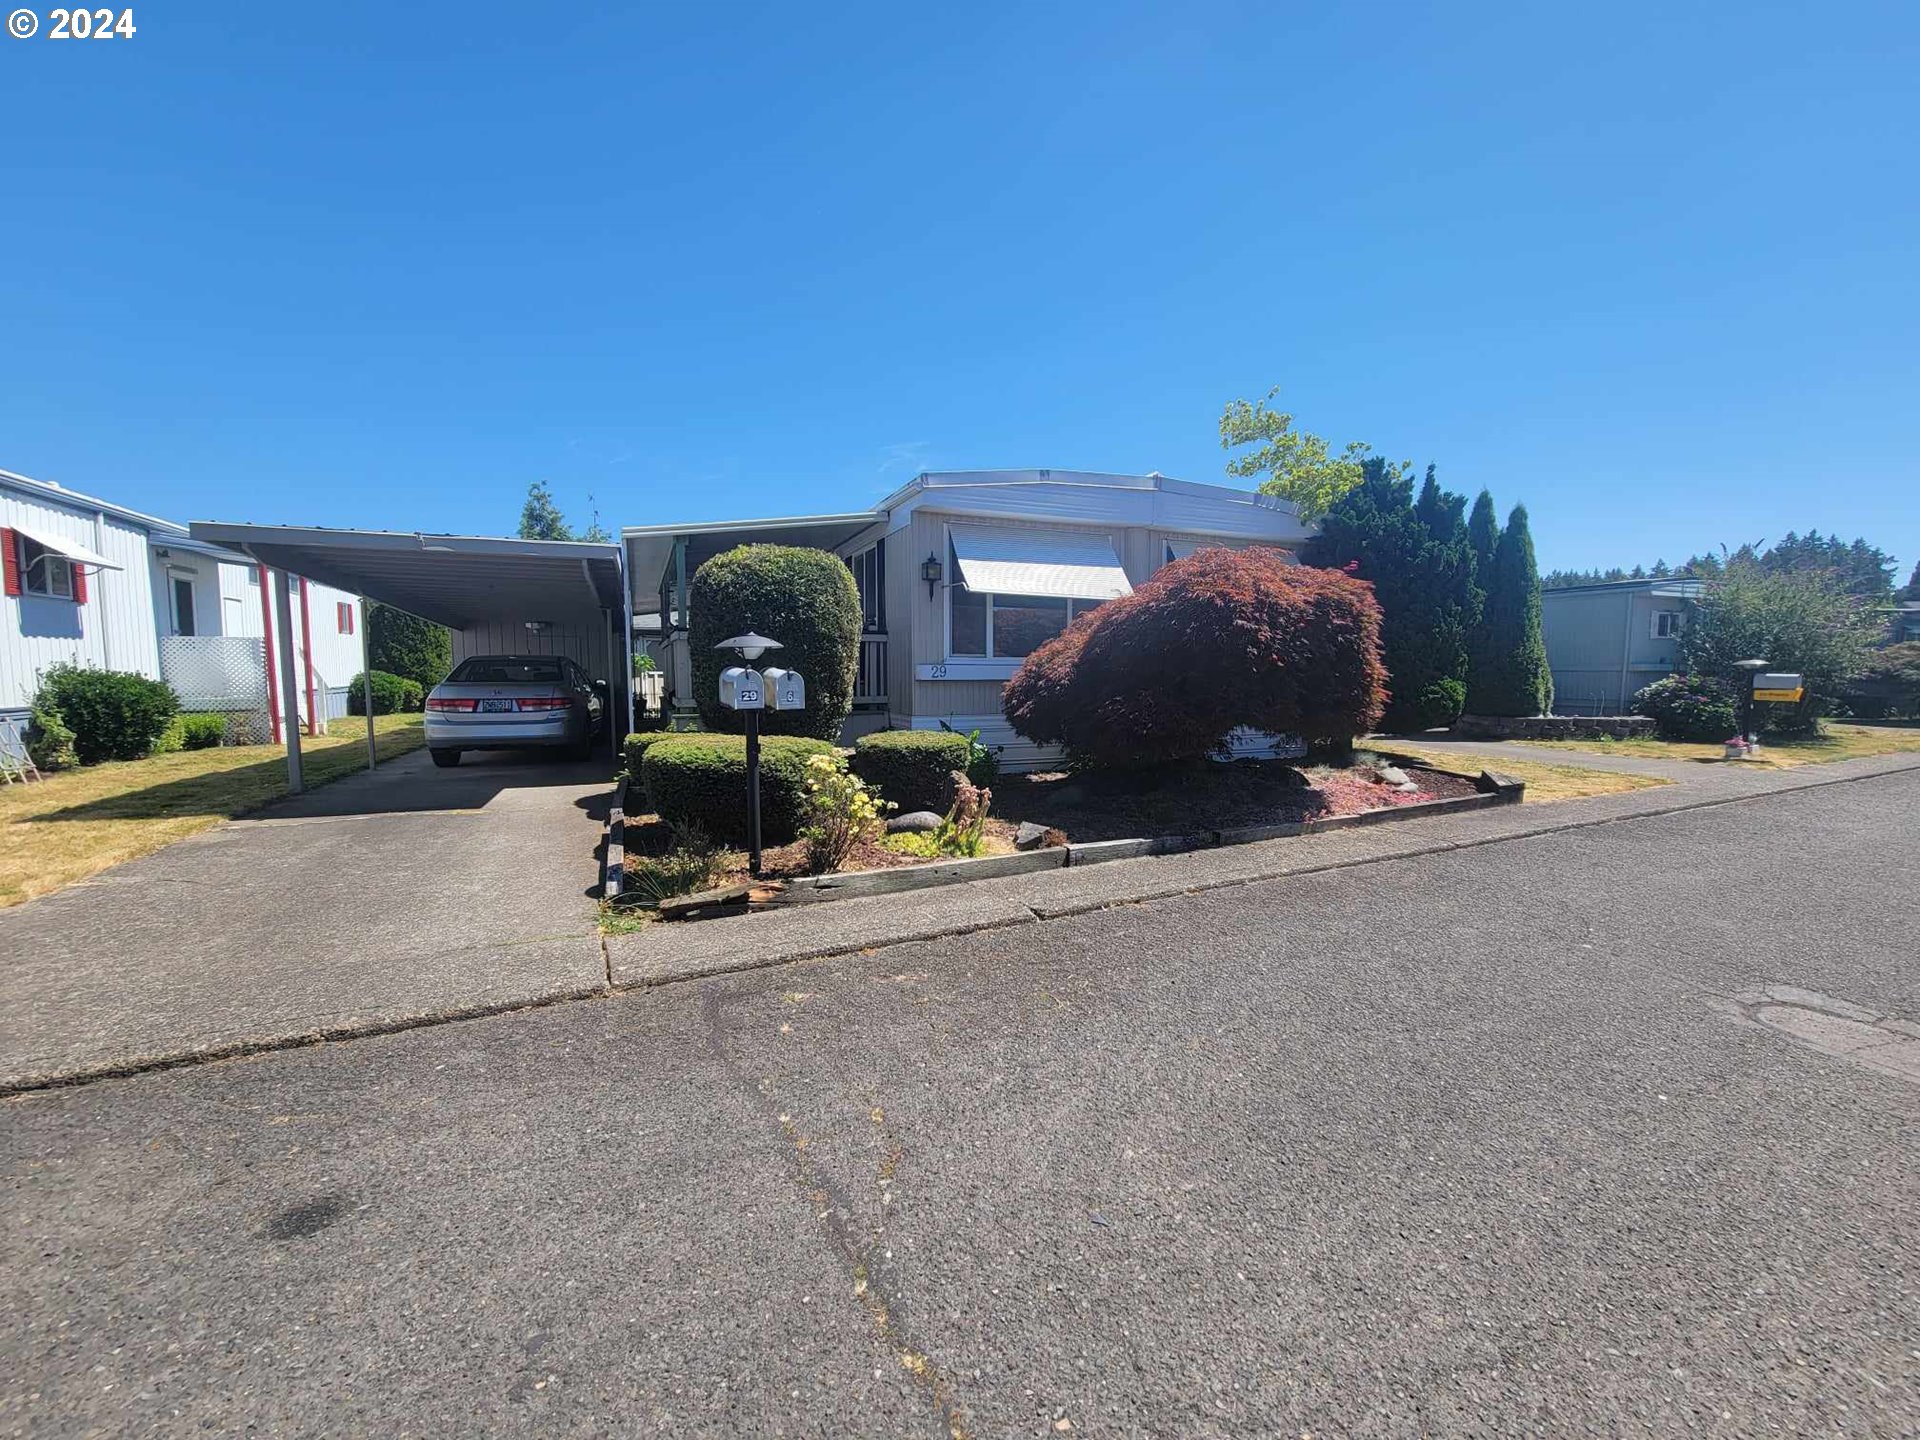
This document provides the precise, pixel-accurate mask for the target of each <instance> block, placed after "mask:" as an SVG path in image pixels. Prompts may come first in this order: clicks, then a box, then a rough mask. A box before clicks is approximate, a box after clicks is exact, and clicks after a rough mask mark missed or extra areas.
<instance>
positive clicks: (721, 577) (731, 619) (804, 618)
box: [681, 545, 860, 740]
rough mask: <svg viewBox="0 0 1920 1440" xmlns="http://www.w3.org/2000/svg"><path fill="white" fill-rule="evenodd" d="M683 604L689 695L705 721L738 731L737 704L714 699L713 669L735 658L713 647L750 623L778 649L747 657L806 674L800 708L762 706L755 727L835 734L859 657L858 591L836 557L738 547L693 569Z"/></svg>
mask: <svg viewBox="0 0 1920 1440" xmlns="http://www.w3.org/2000/svg"><path fill="white" fill-rule="evenodd" d="M687 608H688V609H689V611H691V613H692V616H693V619H692V629H691V634H690V637H689V639H690V643H691V645H692V648H693V695H692V697H691V698H692V699H693V702H694V703H695V704H696V705H698V706H699V707H700V720H701V723H702V724H704V725H705V726H706V728H707V729H709V730H713V731H725V732H728V733H732V734H738V733H739V731H740V730H741V728H742V726H743V725H744V724H745V721H744V720H743V719H742V717H741V714H740V712H739V711H738V710H729V709H727V708H726V707H725V706H723V705H722V704H721V703H720V672H721V670H723V669H724V668H725V667H727V666H729V665H738V664H739V663H740V659H739V657H738V656H736V655H734V654H733V653H732V652H730V651H722V650H716V649H714V646H716V645H718V644H719V643H720V642H721V641H722V640H730V639H732V638H733V637H734V636H735V635H744V634H746V633H747V632H748V631H749V630H751V631H754V632H756V633H758V634H761V635H765V636H767V637H768V638H769V639H772V640H778V641H779V642H780V643H781V645H782V646H783V647H784V648H782V649H779V650H770V651H768V652H767V653H766V655H765V656H763V657H762V658H761V659H759V660H756V661H755V662H754V667H755V668H756V669H761V668H764V667H766V666H769V665H778V666H780V667H781V668H782V669H785V670H798V671H799V672H800V676H801V678H802V679H803V680H805V681H806V682H807V708H806V709H804V710H767V711H763V712H762V713H761V716H760V728H761V731H762V732H763V733H765V734H769V735H774V734H779V735H814V736H818V737H819V738H820V739H823V740H833V739H837V738H838V737H839V735H840V723H841V722H842V721H843V720H845V719H846V718H847V715H848V712H850V711H851V710H852V709H853V674H854V670H855V668H856V667H857V666H858V665H859V663H860V591H859V587H857V586H856V585H855V584H854V583H853V572H852V571H850V570H848V569H847V565H846V562H845V561H844V560H840V559H838V558H836V557H835V556H833V555H831V554H829V553H828V552H827V551H825V550H811V549H808V548H806V547H804V546H798V545H742V546H740V547H739V548H738V549H734V550H729V551H727V552H726V553H725V554H724V555H716V556H714V557H713V558H712V559H711V560H709V561H707V562H706V563H705V564H704V565H702V566H701V567H700V568H699V569H698V570H696V571H694V573H693V585H692V588H691V589H690V590H689V592H688V595H687ZM681 698H682V699H686V698H688V697H685V696H682V697H681Z"/></svg>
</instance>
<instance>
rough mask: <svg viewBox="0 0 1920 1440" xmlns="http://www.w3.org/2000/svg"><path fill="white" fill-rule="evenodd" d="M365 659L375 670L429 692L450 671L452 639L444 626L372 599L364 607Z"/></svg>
mask: <svg viewBox="0 0 1920 1440" xmlns="http://www.w3.org/2000/svg"><path fill="white" fill-rule="evenodd" d="M367 656H368V658H369V659H370V660H371V661H372V663H373V668H374V669H375V670H383V671H385V672H386V673H387V674H389V675H404V676H406V677H407V679H409V680H418V681H419V682H420V688H421V689H422V690H431V689H432V688H433V687H434V686H436V685H438V684H439V683H440V682H441V681H442V680H444V679H446V678H447V672H448V671H449V670H451V669H453V637H452V636H451V635H450V634H448V633H447V627H446V626H444V625H436V624H434V623H433V622H432V621H431V620H422V619H421V618H420V617H419V616H418V615H409V614H408V613H407V612H406V611H405V610H396V609H394V608H393V606H391V605H382V604H381V603H380V602H379V601H378V600H375V601H372V602H370V603H369V604H368V606H367Z"/></svg>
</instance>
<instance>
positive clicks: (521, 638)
mask: <svg viewBox="0 0 1920 1440" xmlns="http://www.w3.org/2000/svg"><path fill="white" fill-rule="evenodd" d="M315 628H316V629H317V628H318V622H317V621H316V623H315ZM612 645H613V635H612V633H611V630H610V628H609V627H608V626H607V625H605V624H603V623H602V622H601V621H600V620H599V619H598V617H596V618H595V619H593V620H591V621H589V620H576V621H573V622H571V623H568V622H560V621H556V622H554V623H553V624H552V625H551V626H550V627H549V628H548V629H547V630H546V631H545V632H544V633H543V634H539V635H536V634H533V633H532V632H530V631H529V630H528V629H527V627H526V626H525V625H524V624H520V623H518V622H514V621H505V620H498V621H485V622H482V623H481V624H478V625H469V626H467V627H466V628H465V629H464V630H455V631H454V632H453V663H454V664H456V665H458V664H459V663H460V662H461V661H462V660H465V659H466V658H467V657H468V656H470V655H565V656H567V657H568V658H569V659H571V660H572V661H573V662H574V663H575V664H576V665H578V666H579V667H580V668H581V669H583V670H585V671H586V672H587V674H588V675H590V676H592V677H593V678H594V679H596V680H608V681H613V682H615V683H617V682H618V679H619V676H618V674H617V672H618V669H619V664H618V662H617V661H615V660H613V659H612V658H611V657H610V655H609V651H610V649H611V647H612Z"/></svg>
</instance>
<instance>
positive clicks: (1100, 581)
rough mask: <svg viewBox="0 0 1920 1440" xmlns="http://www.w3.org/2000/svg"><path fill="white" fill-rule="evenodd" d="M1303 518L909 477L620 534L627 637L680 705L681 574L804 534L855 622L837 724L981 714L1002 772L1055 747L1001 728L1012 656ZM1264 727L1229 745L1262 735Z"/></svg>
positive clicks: (1118, 492) (684, 671) (1117, 493)
mask: <svg viewBox="0 0 1920 1440" xmlns="http://www.w3.org/2000/svg"><path fill="white" fill-rule="evenodd" d="M1312 533H1313V531H1312V527H1311V526H1309V525H1306V524H1303V523H1302V522H1301V520H1300V517H1299V515H1298V513H1297V512H1296V511H1295V509H1294V508H1293V506H1291V505H1289V504H1287V503H1286V502H1285V501H1282V500H1277V499H1274V498H1272V497H1270V496H1265V495H1256V494H1251V493H1249V492H1247V491H1244V490H1232V489H1228V488H1226V487H1225V486H1219V485H1201V484H1195V483H1192V482H1190V481H1184V480H1172V479H1169V478H1167V477H1166V476H1164V475H1159V474H1150V475H1109V474H1097V473H1092V472H1087V471H1075V470H971V471H957V472H948V473H941V474H925V475H919V476H916V477H915V478H914V479H913V480H912V481H910V482H909V483H908V484H907V485H905V486H903V487H902V488H901V489H899V490H897V491H895V492H894V493H893V494H892V495H889V496H887V498H886V499H884V500H882V501H881V502H880V504H879V505H878V506H876V507H875V508H874V509H872V510H863V511H853V512H848V513H843V514H836V515H813V516H798V517H788V518H783V519H767V520H744V521H726V522H719V523H713V524H706V525H649V526H641V527H637V528H633V529H628V530H626V531H624V532H622V539H623V541H624V543H625V545H626V549H627V573H628V576H629V577H630V583H631V585H632V586H633V592H634V593H633V609H634V613H635V615H636V616H637V617H638V619H637V622H636V633H635V640H636V643H638V644H643V645H644V646H645V647H646V648H647V649H648V650H649V651H650V652H652V653H654V654H655V655H656V656H658V657H660V658H661V659H662V662H663V664H664V667H665V669H666V671H667V676H668V682H667V683H668V688H669V691H670V692H672V694H673V695H674V697H675V698H676V700H677V701H678V702H679V703H680V704H682V705H683V706H684V705H686V704H688V703H690V701H691V699H692V696H691V685H692V674H693V672H692V661H691V654H690V651H689V650H688V644H687V619H688V615H687V583H688V580H689V579H690V578H691V576H692V574H693V572H694V571H695V570H696V569H698V568H699V566H700V564H701V563H702V562H703V561H705V560H707V559H709V558H711V557H712V556H714V555H717V554H719V553H721V552H722V551H725V550H730V549H732V548H733V547H734V546H736V545H743V544H756V543H760V544H785V545H811V546H817V547H818V548H821V549H824V550H829V551H831V552H832V553H834V554H835V555H838V556H840V557H842V558H843V559H844V560H845V561H846V562H847V564H848V566H849V567H850V568H851V569H852V571H853V574H854V580H855V582H856V584H857V585H858V587H859V590H860V601H861V611H862V620H863V631H864V633H863V635H862V637H861V643H860V667H859V671H858V677H857V680H856V684H855V695H854V714H853V716H852V717H851V718H850V720H849V721H848V724H847V734H848V736H849V737H851V736H853V735H858V734H863V733H865V732H867V731H870V730H877V729H885V728H894V729H937V728H939V727H940V725H941V724H942V723H943V722H944V723H946V724H948V725H951V726H953V727H954V728H955V729H958V730H973V729H978V730H979V731H980V732H981V738H982V740H984V741H985V742H986V743H988V744H990V745H993V746H996V747H999V748H1000V750H1001V757H1002V763H1003V764H1005V765H1006V766H1007V767H1008V768H1010V769H1023V768H1033V767H1035V766H1039V765H1042V764H1045V763H1047V762H1049V761H1050V760H1052V759H1053V758H1055V757H1054V756H1053V754H1052V752H1051V751H1049V750H1046V749H1043V748H1041V747H1036V746H1033V745H1031V744H1029V743H1028V742H1027V741H1025V740H1022V739H1021V738H1020V737H1019V736H1017V735H1015V734H1014V733H1013V731H1012V729H1011V728H1010V727H1009V726H1008V724H1007V722H1006V720H1005V719H1004V718H1003V716H1002V715H1001V712H1000V692H1001V690H1002V688H1003V687H1004V686H1005V684H1006V682H1007V680H1009V679H1010V678H1011V677H1012V675H1013V672H1014V671H1015V670H1017V669H1018V668H1019V666H1020V662H1021V660H1022V659H1023V658H1024V657H1025V656H1026V655H1028V654H1030V653H1032V651H1034V650H1035V649H1037V648H1038V647H1039V646H1040V645H1041V644H1043V643H1044V642H1045V641H1046V640H1048V639H1050V638H1051V637H1052V636H1054V635H1057V634H1058V633H1059V632H1060V631H1062V630H1064V629H1065V628H1066V627H1067V624H1068V622H1069V621H1070V620H1071V619H1072V618H1073V617H1074V616H1075V615H1077V614H1079V613H1081V612H1082V611H1084V610H1086V609H1088V608H1091V607H1092V606H1094V605H1097V604H1099V603H1100V602H1101V601H1103V600H1107V599H1111V598H1112V597H1114V596H1116V595H1124V594H1127V593H1129V592H1130V591H1131V590H1132V589H1133V587H1134V586H1135V585H1138V584H1140V583H1141V582H1142V581H1144V580H1145V579H1146V578H1147V577H1148V576H1150V575H1151V574H1153V572H1154V571H1156V570H1158V569H1159V568H1160V567H1161V566H1163V565H1165V564H1167V563H1168V562H1169V561H1171V560H1174V559H1177V558H1180V557H1181V556H1184V555H1189V554H1191V553H1192V552H1193V551H1195V550H1198V549H1201V548H1203V547H1206V546H1212V545H1224V546H1230V547H1235V548H1238V547H1241V546H1247V545H1265V546H1273V547H1277V548H1280V549H1285V550H1289V551H1291V550H1293V549H1294V548H1296V547H1297V546H1298V545H1299V544H1300V543H1301V542H1302V541H1304V540H1306V539H1307V538H1308V537H1309V536H1310V535H1311V534H1312ZM1271 745H1272V741H1271V738H1270V737H1256V736H1251V735H1249V736H1246V737H1244V744H1241V745H1238V746H1237V747H1236V748H1237V749H1239V750H1240V751H1241V753H1247V754H1254V753H1261V752H1262V751H1263V750H1270V749H1271Z"/></svg>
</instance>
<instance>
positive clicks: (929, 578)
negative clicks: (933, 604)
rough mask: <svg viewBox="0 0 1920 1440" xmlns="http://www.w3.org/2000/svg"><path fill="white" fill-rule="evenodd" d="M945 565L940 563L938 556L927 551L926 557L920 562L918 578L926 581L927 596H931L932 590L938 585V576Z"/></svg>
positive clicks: (943, 571)
mask: <svg viewBox="0 0 1920 1440" xmlns="http://www.w3.org/2000/svg"><path fill="white" fill-rule="evenodd" d="M945 570H946V567H945V566H943V565H942V564H941V563H940V557H939V556H938V555H935V554H933V553H932V552H928V555H927V558H926V559H924V560H922V561H921V562H920V578H921V579H922V580H924V581H926V582H927V598H928V599H929V600H931V599H932V598H933V592H934V591H935V590H936V589H937V588H938V587H939V584H940V576H941V575H942V574H943V573H945Z"/></svg>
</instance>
